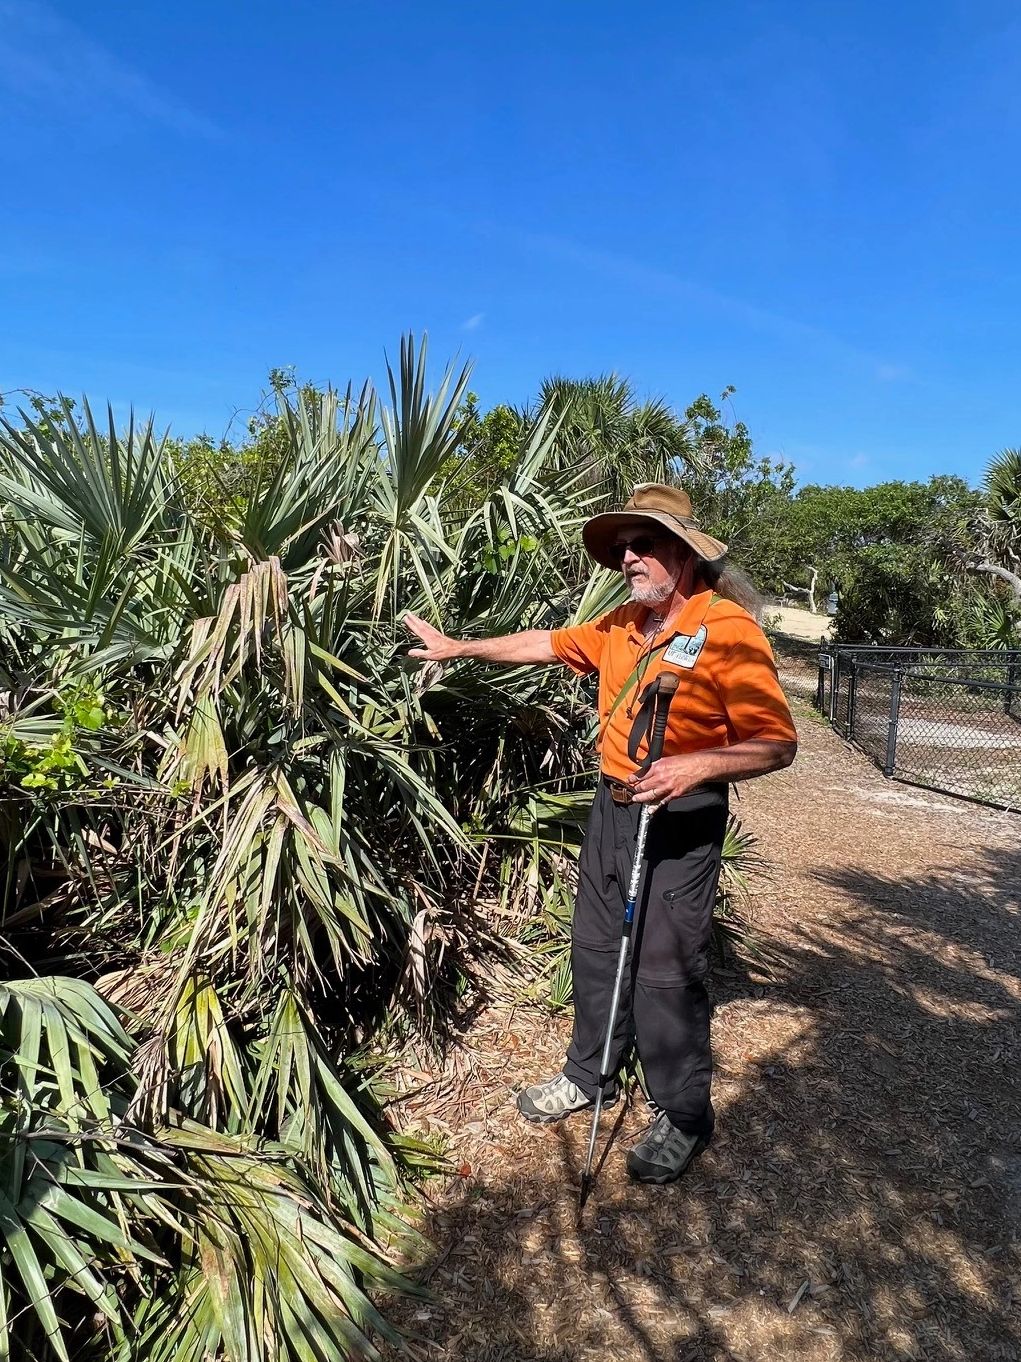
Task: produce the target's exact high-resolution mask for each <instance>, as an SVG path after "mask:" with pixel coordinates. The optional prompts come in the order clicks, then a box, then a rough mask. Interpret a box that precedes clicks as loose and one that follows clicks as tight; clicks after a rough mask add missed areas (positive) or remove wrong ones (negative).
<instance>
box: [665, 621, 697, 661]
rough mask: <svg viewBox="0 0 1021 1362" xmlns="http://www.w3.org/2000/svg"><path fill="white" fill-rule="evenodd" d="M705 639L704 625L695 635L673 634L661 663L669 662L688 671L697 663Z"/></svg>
mask: <svg viewBox="0 0 1021 1362" xmlns="http://www.w3.org/2000/svg"><path fill="white" fill-rule="evenodd" d="M706 638H707V634H706V627H705V625H704V624H703V625H702V627H701V629H699V631H698V633H697V634H675V635H674V637H673V640H672V641H671V643H670V647H669V648H668V649H667V650H666V652H665V653H664V654H663V661H664V662H671V663H673V665H674V666H675V667H687V668H688V670H689V671H690V670H691V668H692V667H693V666H694V665H695V663H696V662H697V661H698V655H699V653H700V652H701V651H702V648H703V646H704V644H705V641H706Z"/></svg>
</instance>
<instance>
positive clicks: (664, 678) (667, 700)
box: [649, 672, 681, 766]
mask: <svg viewBox="0 0 1021 1362" xmlns="http://www.w3.org/2000/svg"><path fill="white" fill-rule="evenodd" d="M680 679H681V678H680V677H679V676H678V675H677V673H676V672H660V675H659V684H658V685H657V687H656V717H655V718H654V719H653V721H652V734H651V736H650V737H649V765H650V766H651V765H652V763H653V762H654V761H659V759H660V757H661V756H662V755H663V739H664V738H665V737H666V726H667V720H668V719H669V718H670V705H671V702H672V701H673V698H674V695H675V694H676V693H677V683H678V681H679V680H680Z"/></svg>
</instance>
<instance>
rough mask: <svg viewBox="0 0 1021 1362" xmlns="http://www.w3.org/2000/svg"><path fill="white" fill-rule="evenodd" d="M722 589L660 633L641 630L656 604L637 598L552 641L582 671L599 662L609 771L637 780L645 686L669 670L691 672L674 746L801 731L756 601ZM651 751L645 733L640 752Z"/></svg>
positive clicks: (683, 685)
mask: <svg viewBox="0 0 1021 1362" xmlns="http://www.w3.org/2000/svg"><path fill="white" fill-rule="evenodd" d="M712 597H713V593H712V592H711V591H702V592H699V593H698V594H697V595H695V596H692V597H691V598H690V599H689V600H688V602H687V603H686V605H685V606H684V608H683V609H682V611H681V613H680V615H679V616H678V618H677V619H676V620H675V621H674V623H673V625H672V626H671V629H670V631H669V633H663V634H660V635H658V636H657V637H656V638H655V639H652V640H648V639H646V638H644V637H643V635H642V630H641V622H642V621H643V620H644V619H645V617H646V612H647V610H648V606H645V605H639V604H638V603H637V602H636V601H629V602H628V604H627V605H622V606H619V607H618V608H617V609H616V610H611V611H610V613H609V614H608V615H603V616H602V617H601V618H600V619H597V620H591V621H589V623H587V624H577V625H572V626H571V627H569V628H567V629H554V630H553V632H552V638H551V643H552V647H553V651H554V653H555V654H556V656H557V657H558V658H559V660H560V661H561V662H564V663H566V664H567V666H569V667H571V668H572V669H573V670H574V671H576V672H578V673H579V675H582V676H584V675H586V674H587V673H589V672H593V671H598V672H599V701H598V708H599V741H598V744H597V748H598V751H599V753H600V755H601V758H602V770H603V773H604V774H605V775H608V776H612V777H613V778H614V779H615V780H627V778H628V776H629V775H631V774H632V773H633V771H634V769H635V764H634V762H632V761H631V760H630V759H629V757H628V750H627V749H628V738H629V737H630V735H631V725H632V723H633V721H634V720H633V716H634V714H635V713H637V711H638V695H639V693H640V692H641V691H642V690H643V689H644V687H645V686H646V685H648V683H649V682H650V681H652V680H653V679H654V678H655V677H656V676H658V675H659V673H660V672H663V671H672V672H676V673H677V674H678V675H679V676H680V678H681V679H680V682H679V684H678V687H677V694H676V696H675V698H674V702H673V704H672V705H671V707H670V720H669V723H668V725H667V731H666V738H665V740H664V743H663V755H664V756H673V755H676V754H679V753H683V752H700V751H702V750H703V749H704V748H707V747H728V746H730V745H731V744H733V743H738V742H744V741H745V740H746V739H748V738H764V739H769V740H771V741H776V742H796V741H797V732H796V731H795V728H794V721H793V720H792V718H791V712H790V708H789V707H788V704H787V700H786V697H785V696H784V693H783V691H782V690H781V688H780V682H779V680H778V679H777V675H776V664H775V663H774V661H773V654H772V651H771V650H770V647H769V644H768V643H767V641H766V636H765V634H763V632H762V630H761V629H760V628H759V626H758V625H757V624H756V622H755V620H754V619H753V618H752V617H751V615H749V613H748V611H747V610H743V609H742V608H741V606H739V605H735V604H734V602H733V601H727V600H722V599H720V598H717V599H716V600H715V601H713V599H712ZM703 631H704V632H703ZM668 638H672V639H673V642H672V643H671V645H670V647H669V648H668V649H667V650H666V651H665V652H659V653H657V654H656V655H655V657H651V658H650V657H649V654H650V653H651V652H652V650H653V649H655V648H658V647H659V646H660V645H661V644H663V643H665V642H666V641H667V639H668ZM643 658H644V659H647V665H646V666H645V668H644V670H643V672H642V674H641V677H640V679H638V680H637V681H635V680H632V682H631V684H630V686H629V688H628V691H627V693H626V695H625V696H624V699H623V700H622V701H621V703H620V704H618V705H617V707H616V709H614V708H613V705H614V701H615V700H616V698H617V696H618V695H619V694H620V691H621V688H622V687H623V686H624V684H625V682H626V681H627V680H628V678H629V677H631V676H632V673H633V672H634V670H635V667H636V666H637V665H639V664H640V663H641V662H642V659H643ZM611 710H613V712H612V714H611ZM629 711H630V713H629ZM646 751H647V747H646V745H645V744H644V743H643V745H642V747H641V749H640V750H639V754H638V756H639V760H641V759H642V757H644V755H645V753H646Z"/></svg>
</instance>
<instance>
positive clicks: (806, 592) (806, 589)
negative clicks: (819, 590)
mask: <svg viewBox="0 0 1021 1362" xmlns="http://www.w3.org/2000/svg"><path fill="white" fill-rule="evenodd" d="M809 571H810V572H811V574H812V580H811V582H810V583H809V584H808V586H792V585H791V583H790V582H781V586H782V587H783V589H784V590H785V591H789V592H791V593H795V592H796V593H797V594H798V595H799V596H807V597H808V608H809V610H811V612H812V614H813V615H816V614H818V613H819V612H818V610H817V609H816V605H815V584H816V582H817V581H818V580H819V569H818V568H809Z"/></svg>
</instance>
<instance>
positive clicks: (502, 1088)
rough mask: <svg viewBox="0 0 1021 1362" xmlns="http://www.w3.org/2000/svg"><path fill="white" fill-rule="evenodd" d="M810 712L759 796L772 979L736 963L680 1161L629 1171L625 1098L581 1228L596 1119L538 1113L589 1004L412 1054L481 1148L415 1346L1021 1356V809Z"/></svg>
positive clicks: (427, 1350) (646, 1361) (663, 1355)
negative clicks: (518, 1096) (1006, 808)
mask: <svg viewBox="0 0 1021 1362" xmlns="http://www.w3.org/2000/svg"><path fill="white" fill-rule="evenodd" d="M798 721H799V727H800V730H801V733H802V751H801V754H800V756H799V759H798V761H797V762H796V763H795V765H794V766H793V767H792V768H791V769H790V770H788V771H785V772H783V773H781V774H779V775H776V776H773V777H770V778H768V779H766V780H761V781H758V782H755V783H753V784H752V785H750V786H747V787H745V789H744V792H743V796H742V799H741V802H740V804H739V805H738V806H737V807H738V810H739V812H740V814H741V817H742V819H743V820H744V823H745V826H746V827H747V828H750V829H751V830H752V831H754V833H755V834H756V835H757V837H758V839H759V848H760V850H761V851H762V852H763V853H764V855H765V857H766V858H767V862H768V866H767V869H766V870H765V871H764V872H760V873H758V874H757V875H756V877H755V880H754V905H755V914H754V916H755V920H756V924H757V927H758V929H759V931H760V933H761V935H762V938H763V940H764V942H765V943H766V944H767V945H768V946H769V947H770V948H771V949H772V950H773V951H774V952H775V953H776V963H775V966H774V970H773V976H772V978H770V979H767V978H765V977H764V976H763V975H762V974H761V973H756V972H755V971H751V972H749V971H745V970H743V969H740V968H738V969H733V968H732V969H730V970H729V971H725V972H722V973H720V974H718V976H717V980H716V984H715V994H716V1007H715V1014H714V1048H715V1053H716V1059H717V1077H716V1082H715V1090H714V1100H715V1103H716V1107H717V1112H718V1126H717V1135H716V1139H715V1141H714V1142H713V1144H712V1146H711V1147H710V1148H709V1150H708V1151H707V1152H706V1153H705V1154H704V1155H703V1157H702V1158H701V1159H700V1160H699V1162H698V1163H697V1164H696V1165H695V1166H694V1167H693V1168H692V1169H691V1170H689V1172H688V1174H687V1175H686V1176H685V1177H684V1179H683V1180H682V1181H681V1182H680V1183H678V1184H676V1185H675V1186H672V1187H667V1188H648V1187H635V1186H631V1185H630V1184H629V1183H628V1181H627V1179H626V1174H625V1170H624V1157H625V1153H626V1150H627V1148H628V1146H629V1144H630V1143H631V1142H632V1141H633V1140H634V1139H635V1138H636V1137H637V1135H638V1134H639V1133H640V1132H641V1130H642V1129H643V1127H644V1125H645V1121H646V1117H647V1113H646V1112H645V1110H644V1108H643V1106H642V1104H641V1102H640V1095H639V1099H636V1101H635V1102H634V1103H633V1105H631V1106H630V1107H629V1108H628V1109H627V1110H625V1111H621V1112H620V1115H619V1116H618V1115H617V1112H616V1111H615V1112H613V1113H609V1114H608V1115H607V1117H605V1118H604V1121H603V1133H602V1145H603V1146H604V1147H605V1146H606V1145H607V1143H608V1142H609V1151H608V1154H607V1157H606V1160H605V1164H604V1166H603V1168H602V1170H601V1173H600V1175H599V1179H598V1182H597V1185H596V1188H595V1191H594V1192H593V1195H592V1197H591V1199H590V1201H589V1204H588V1207H587V1208H586V1213H585V1217H584V1219H583V1221H582V1222H581V1224H580V1226H579V1225H578V1224H577V1223H576V1205H577V1182H578V1175H579V1170H580V1166H581V1162H582V1159H583V1157H584V1147H585V1141H586V1136H587V1120H586V1118H585V1117H575V1118H573V1119H572V1120H571V1121H569V1122H567V1123H564V1124H562V1125H560V1126H556V1127H547V1128H538V1129H536V1128H533V1127H530V1126H527V1125H526V1124H525V1123H523V1122H521V1121H520V1120H519V1118H518V1117H517V1116H516V1113H515V1110H514V1105H513V1099H514V1094H515V1092H516V1091H517V1090H518V1089H519V1088H520V1087H521V1086H523V1085H525V1084H526V1083H528V1082H531V1081H534V1080H535V1079H536V1078H537V1077H542V1076H547V1075H548V1074H550V1073H553V1072H555V1071H556V1069H557V1068H558V1067H559V1064H560V1060H561V1056H562V1053H563V1047H564V1044H565V1042H566V1038H567V1035H568V1032H569V1026H568V1021H567V1019H566V1018H559V1019H551V1018H550V1016H549V1015H548V1014H546V1013H544V1012H542V1011H540V1010H538V1009H534V1008H532V1009H524V1008H514V1007H513V1006H511V1005H509V1004H503V1005H495V1006H493V1007H492V1008H491V1009H490V1010H489V1011H487V1012H486V1013H484V1014H483V1015H482V1016H481V1017H480V1018H479V1019H478V1021H477V1022H476V1024H475V1026H474V1027H473V1028H472V1030H471V1031H470V1032H469V1033H468V1034H467V1035H466V1036H465V1038H464V1044H463V1046H462V1047H461V1048H460V1049H459V1050H457V1051H456V1052H454V1053H453V1054H452V1055H451V1056H450V1059H449V1061H448V1063H447V1065H446V1066H445V1068H444V1069H443V1070H442V1071H441V1072H435V1073H419V1074H417V1075H412V1076H411V1079H410V1080H408V1079H407V1076H406V1081H413V1082H414V1083H415V1085H416V1088H417V1091H416V1094H415V1096H414V1097H409V1099H408V1101H407V1102H406V1104H405V1108H404V1115H405V1119H406V1121H407V1122H408V1124H409V1126H411V1127H415V1128H418V1129H423V1128H425V1129H428V1130H430V1131H432V1132H433V1133H434V1134H435V1135H439V1136H441V1137H443V1138H444V1139H445V1140H446V1141H447V1147H448V1150H449V1154H450V1157H451V1159H452V1161H453V1167H454V1169H455V1173H454V1175H453V1176H451V1177H450V1178H448V1179H445V1180H443V1179H437V1180H433V1181H432V1182H431V1183H430V1184H429V1186H428V1187H427V1189H426V1199H425V1201H424V1203H423V1229H424V1231H425V1233H426V1234H427V1235H428V1236H429V1238H430V1240H431V1243H432V1245H433V1248H432V1249H431V1250H430V1251H429V1252H428V1253H427V1254H426V1259H425V1264H424V1266H423V1268H422V1269H421V1278H422V1280H423V1283H424V1284H425V1285H426V1286H427V1288H428V1289H429V1290H430V1291H431V1292H432V1293H434V1298H433V1299H432V1300H427V1301H424V1302H417V1303H416V1302H412V1303H410V1304H407V1305H404V1306H401V1307H400V1311H401V1315H400V1318H401V1322H402V1323H403V1324H404V1325H405V1326H406V1327H408V1328H410V1329H412V1330H414V1331H415V1332H416V1333H417V1336H418V1337H417V1341H416V1342H414V1343H413V1344H412V1349H413V1352H414V1355H415V1356H416V1357H419V1358H421V1359H433V1358H451V1359H453V1358H458V1359H468V1360H469V1362H575V1359H581V1360H582V1362H588V1360H589V1359H591V1360H592V1362H595V1359H600V1362H603V1360H604V1359H608V1358H614V1359H619V1360H620V1362H763V1360H764V1359H768V1362H773V1360H774V1359H777V1360H781V1359H798V1362H875V1360H876V1359H909V1358H910V1359H925V1362H936V1360H937V1359H939V1360H942V1359H953V1360H954V1362H1000V1360H1001V1359H1002V1360H1004V1362H1005V1360H1006V1359H1018V1358H1021V1316H1019V1304H1018V1302H1019V1297H1021V1287H1019V1286H1018V1283H1019V1282H1021V1271H1019V1269H1021V1093H1019V1082H1018V1073H1019V1067H1018V1061H1019V1058H1021V1056H1019V1037H1018V1021H1019V1017H1021V935H1019V925H1021V923H1019V918H1021V898H1019V894H1021V851H1019V847H1018V831H1019V829H1021V822H1019V820H1018V816H1016V815H1011V814H1005V813H998V812H995V811H992V810H985V809H982V808H978V807H975V806H971V805H967V804H962V803H957V802H955V801H953V800H951V799H949V798H942V797H939V796H935V795H929V794H926V793H925V792H923V791H919V790H915V789H908V788H905V787H901V786H897V785H893V784H891V783H889V782H887V781H885V780H884V779H883V778H882V776H881V775H880V774H879V773H878V772H877V771H876V770H875V769H874V768H873V767H872V766H871V764H870V763H869V762H868V761H867V760H866V759H865V758H864V757H862V756H861V755H860V754H859V753H857V752H855V751H853V750H852V749H849V748H848V747H847V746H846V745H845V744H844V743H842V742H841V741H840V739H839V738H837V737H836V736H835V735H834V734H833V733H832V732H831V731H830V730H829V729H828V728H827V727H826V726H825V725H823V724H822V723H821V722H820V721H819V720H818V719H817V718H815V717H814V716H812V715H811V713H810V711H809V710H808V709H807V707H804V706H800V705H799V707H798ZM617 1110H618V1111H620V1109H619V1108H618V1109H617ZM611 1116H614V1117H617V1119H616V1122H615V1123H614V1122H613V1121H611V1119H610V1117H611Z"/></svg>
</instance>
